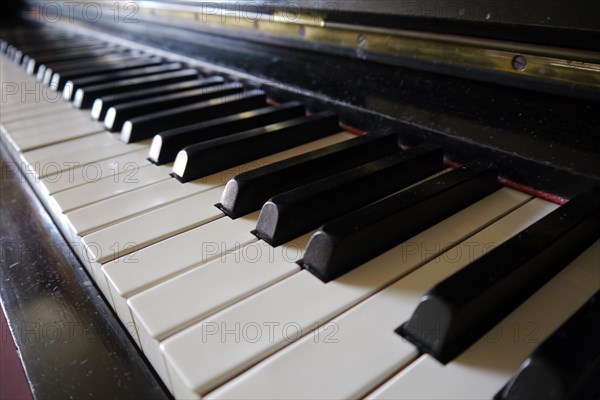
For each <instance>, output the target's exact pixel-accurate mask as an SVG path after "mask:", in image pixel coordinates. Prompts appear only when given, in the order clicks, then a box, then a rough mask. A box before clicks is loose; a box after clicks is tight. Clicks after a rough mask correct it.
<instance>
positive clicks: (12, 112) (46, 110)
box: [0, 102, 78, 124]
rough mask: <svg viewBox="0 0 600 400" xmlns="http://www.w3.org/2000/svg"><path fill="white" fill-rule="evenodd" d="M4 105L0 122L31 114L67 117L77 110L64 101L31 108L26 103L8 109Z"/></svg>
mask: <svg viewBox="0 0 600 400" xmlns="http://www.w3.org/2000/svg"><path fill="white" fill-rule="evenodd" d="M4 107H5V106H4V105H3V106H2V108H3V109H2V110H0V118H1V119H2V123H3V124H5V123H8V122H15V121H21V120H24V119H28V118H31V117H33V116H44V115H47V114H60V115H63V117H66V118H68V117H69V115H72V114H75V113H76V112H78V110H74V109H73V108H71V107H70V106H69V105H68V104H65V103H62V102H61V103H44V104H43V105H41V104H40V105H39V107H35V109H32V107H30V106H29V105H28V104H26V105H25V106H24V107H18V108H16V107H13V108H10V109H4Z"/></svg>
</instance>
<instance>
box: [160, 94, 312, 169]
mask: <svg viewBox="0 0 600 400" xmlns="http://www.w3.org/2000/svg"><path fill="white" fill-rule="evenodd" d="M305 114H306V110H305V108H304V106H303V105H302V104H300V103H297V102H291V103H286V104H283V105H280V106H277V107H271V106H268V107H263V108H260V109H258V110H252V111H246V112H243V113H241V114H235V115H230V116H227V117H223V118H218V119H213V120H210V121H206V122H200V123H199V124H194V125H188V126H184V127H182V128H177V129H173V130H170V131H165V132H161V133H159V134H157V135H156V136H155V137H154V140H153V141H152V146H150V154H149V157H148V158H149V159H150V161H152V162H154V163H156V164H159V165H161V164H166V163H169V162H173V161H175V157H176V156H177V153H178V152H179V150H181V149H183V148H184V147H186V146H189V145H191V144H195V143H202V142H205V141H207V140H212V139H216V138H219V137H223V136H225V135H231V134H233V133H236V132H242V131H246V130H249V129H254V128H258V127H261V126H265V125H271V124H274V123H276V122H280V121H285V120H288V119H292V118H296V117H300V116H303V115H305Z"/></svg>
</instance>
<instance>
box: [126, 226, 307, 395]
mask: <svg viewBox="0 0 600 400" xmlns="http://www.w3.org/2000/svg"><path fill="white" fill-rule="evenodd" d="M311 234H312V232H311V233H310V234H306V235H304V236H302V237H300V238H297V239H295V240H292V241H291V242H289V243H286V244H284V245H281V246H279V247H277V248H273V247H271V246H270V245H269V244H268V243H266V242H264V241H262V240H259V241H257V242H254V243H251V244H249V245H247V246H245V247H243V248H241V249H240V250H238V251H236V252H233V253H230V254H227V255H225V254H224V255H222V256H221V257H219V258H218V259H216V260H214V261H212V262H210V263H208V264H206V265H203V266H201V267H198V268H194V269H192V270H190V271H189V272H187V273H185V274H183V275H180V276H178V277H175V278H173V279H171V280H168V281H166V282H163V283H161V284H160V285H157V286H154V287H153V288H151V289H148V290H146V291H144V292H142V293H140V294H138V295H135V296H133V297H132V298H130V299H129V301H128V305H129V307H130V309H131V311H132V314H133V318H134V322H135V328H136V330H137V333H138V335H139V338H140V342H141V347H142V349H143V351H144V354H145V355H146V357H148V359H149V360H150V362H151V363H152V365H153V366H154V367H155V369H156V370H157V371H158V373H159V374H160V375H161V376H162V377H164V380H165V382H167V383H168V384H169V377H168V374H167V373H166V366H165V364H164V359H163V356H162V353H161V350H160V342H161V341H162V340H164V339H165V338H167V337H168V336H169V335H171V334H173V333H175V332H177V331H178V330H181V329H183V328H185V327H186V326H190V325H192V324H193V323H195V322H197V321H200V320H202V319H203V318H205V317H207V316H209V315H211V314H214V313H215V312H217V311H220V310H222V309H224V308H226V307H227V306H229V305H231V304H234V303H237V302H239V301H241V300H242V299H244V298H246V297H248V296H250V295H252V294H254V293H257V292H258V291H260V290H262V289H264V288H267V287H269V286H271V285H273V284H275V283H276V282H278V281H281V280H282V279H285V278H286V277H288V276H290V275H292V274H293V273H296V272H298V271H299V269H300V267H299V266H298V264H296V263H295V261H297V260H299V259H300V258H301V257H302V254H303V251H304V248H305V247H306V244H307V243H308V240H309V238H310V235H311ZM173 306H175V308H173Z"/></svg>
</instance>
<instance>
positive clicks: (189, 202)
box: [83, 188, 225, 264]
mask: <svg viewBox="0 0 600 400" xmlns="http://www.w3.org/2000/svg"><path fill="white" fill-rule="evenodd" d="M220 196H221V189H220V188H216V189H213V190H208V191H206V192H202V193H200V194H196V195H194V196H191V197H188V198H186V199H184V200H180V201H177V202H175V203H172V204H169V205H167V206H165V207H161V208H159V209H158V210H154V211H151V212H148V213H146V214H143V215H140V216H137V217H134V218H131V219H128V220H126V221H123V222H121V223H118V224H116V225H112V226H110V227H107V228H105V229H102V230H99V231H97V232H94V233H92V234H90V235H88V236H85V237H84V238H83V241H84V243H86V244H90V243H93V244H94V246H91V248H90V250H91V258H92V260H93V261H96V262H99V263H101V264H104V263H106V262H108V261H111V260H114V259H115V258H118V257H123V256H125V255H127V254H130V253H133V252H135V251H139V250H140V249H143V248H144V247H148V246H150V245H152V244H154V243H157V242H159V241H161V240H163V239H166V238H168V237H171V236H175V235H177V234H179V233H181V232H185V231H187V230H190V229H192V228H195V227H197V226H201V225H204V224H207V223H209V222H211V221H214V220H216V219H219V218H221V217H223V216H224V215H225V214H223V212H222V211H221V210H219V209H218V208H217V207H215V206H214V205H215V204H216V203H218V202H219V198H220ZM119 243H121V244H124V243H130V244H132V245H130V246H127V247H126V248H123V246H120V249H121V250H120V251H119V252H118V253H116V252H114V251H111V248H114V247H115V244H117V245H118V244H119Z"/></svg>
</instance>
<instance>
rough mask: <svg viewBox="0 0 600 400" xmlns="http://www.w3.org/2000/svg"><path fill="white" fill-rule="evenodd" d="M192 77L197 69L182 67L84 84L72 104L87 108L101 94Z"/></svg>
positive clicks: (153, 85) (118, 92) (113, 93)
mask: <svg viewBox="0 0 600 400" xmlns="http://www.w3.org/2000/svg"><path fill="white" fill-rule="evenodd" d="M152 68H154V67H152ZM193 79H198V71H196V70H195V69H182V70H179V71H173V72H165V73H160V74H153V75H149V76H143V77H137V78H132V79H122V80H118V81H114V82H108V83H102V84H100V85H92V86H84V87H81V88H79V89H77V91H76V92H75V97H74V99H73V104H74V105H75V106H76V107H78V108H89V107H91V105H92V104H93V103H94V101H95V100H96V99H97V98H99V97H102V96H107V95H115V94H120V93H128V92H130V91H136V90H141V89H147V88H152V87H157V86H162V85H167V84H169V83H176V82H184V81H189V80H193ZM67 85H68V82H67ZM65 91H68V89H67V86H65V89H64V90H63V97H64V94H65ZM67 94H68V93H67Z"/></svg>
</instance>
